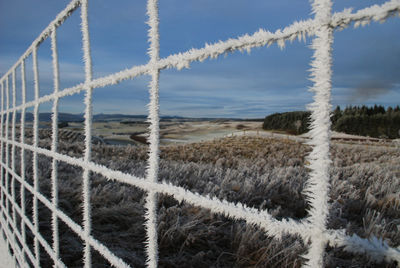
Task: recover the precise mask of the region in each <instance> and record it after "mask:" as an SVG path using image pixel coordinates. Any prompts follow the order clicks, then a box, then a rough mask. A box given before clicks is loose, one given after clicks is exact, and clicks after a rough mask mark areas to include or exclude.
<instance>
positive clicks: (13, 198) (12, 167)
mask: <svg viewBox="0 0 400 268" xmlns="http://www.w3.org/2000/svg"><path fill="white" fill-rule="evenodd" d="M11 79H12V80H11V81H12V107H13V108H15V107H16V106H17V101H16V99H17V98H16V81H15V80H16V78H15V69H14V70H13V71H12V73H11ZM16 116H17V113H16V111H15V109H14V110H13V113H12V121H11V140H12V142H13V144H12V145H11V170H12V171H13V172H15V144H14V141H15V121H16ZM10 180H11V197H12V200H11V206H12V221H13V226H14V236H13V241H14V245H15V247H17V245H16V241H17V239H16V232H18V229H16V228H15V226H17V215H16V212H15V205H16V202H17V200H16V196H15V178H14V176H10Z"/></svg>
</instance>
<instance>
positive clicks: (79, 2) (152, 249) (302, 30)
mask: <svg viewBox="0 0 400 268" xmlns="http://www.w3.org/2000/svg"><path fill="white" fill-rule="evenodd" d="M331 5H332V3H331V0H314V1H313V2H312V7H313V13H314V15H315V17H314V18H311V19H307V20H304V21H296V22H294V23H292V24H291V25H289V26H287V27H285V28H283V29H279V30H276V31H275V32H269V31H267V30H264V29H260V30H258V31H257V32H255V33H253V34H251V35H249V34H245V35H243V36H239V37H237V38H231V39H228V40H226V41H220V42H217V43H214V44H206V45H205V46H204V47H203V48H199V49H191V50H188V51H186V52H182V53H177V54H172V55H169V56H167V57H166V58H162V59H160V58H159V49H160V45H159V33H158V27H159V20H158V1H157V0H148V1H147V15H148V22H147V23H148V25H149V33H148V37H149V56H150V60H149V62H148V63H147V64H144V65H137V66H133V67H131V68H128V69H125V70H121V71H119V72H116V73H113V74H110V75H107V76H103V77H100V78H97V79H93V78H92V71H91V69H92V63H91V55H90V49H91V48H90V38H89V23H88V12H87V10H88V0H73V1H71V2H70V3H69V4H68V6H67V7H66V8H65V9H64V10H63V11H62V12H60V13H59V14H58V15H57V16H56V18H55V19H54V20H53V21H52V22H51V23H50V24H49V25H48V26H47V27H46V29H45V30H43V32H42V33H41V34H40V35H39V36H38V37H37V38H36V39H35V40H34V42H33V43H32V44H31V46H30V47H29V48H28V49H27V50H26V52H25V53H24V54H23V55H22V56H21V57H20V58H19V60H18V61H17V62H16V63H15V64H14V65H13V66H12V67H11V69H10V70H9V71H8V72H7V73H5V74H4V76H3V77H2V78H0V85H1V113H0V118H1V127H0V144H1V155H0V168H1V183H0V188H1V189H0V193H1V204H0V208H1V213H0V224H1V230H2V232H3V234H4V236H5V238H6V240H7V243H8V244H10V247H11V249H12V251H13V258H14V260H15V261H16V262H17V263H18V264H19V265H20V266H21V267H26V266H28V261H29V263H31V264H32V265H34V266H35V267H40V247H42V248H43V249H44V250H45V251H46V253H47V254H48V255H49V256H50V258H51V259H52V260H53V263H54V265H53V266H54V267H65V264H64V263H63V261H62V260H61V259H60V252H59V251H60V249H59V248H60V241H59V230H58V228H59V227H58V221H59V220H61V221H62V222H64V223H65V224H66V225H67V226H68V227H69V228H70V229H71V230H72V231H73V232H74V233H76V234H77V235H78V236H79V237H80V238H81V239H82V241H84V265H85V267H91V258H92V257H91V249H94V250H96V251H97V252H99V253H100V254H101V255H102V256H103V257H104V258H105V259H106V260H107V261H108V262H109V263H110V264H111V265H112V266H114V267H130V266H129V265H128V264H127V263H125V262H124V261H123V260H122V259H121V258H119V257H117V256H116V255H115V254H114V253H113V252H112V251H111V250H110V249H109V248H107V247H106V246H105V245H104V244H102V243H101V242H100V241H98V240H96V239H95V238H94V237H93V235H92V233H91V215H90V214H91V213H90V206H91V205H90V195H89V193H90V187H89V185H90V175H91V174H92V173H98V174H101V175H102V176H104V177H105V178H107V179H109V180H113V181H116V182H119V183H125V184H128V185H132V186H135V187H138V188H139V189H142V190H144V191H145V192H146V193H147V197H146V205H145V206H146V215H145V217H146V221H145V225H146V226H145V227H146V228H145V229H146V233H147V243H146V254H147V262H146V263H147V266H148V267H156V266H157V265H158V245H157V239H158V238H157V211H156V204H157V195H158V194H168V195H171V196H173V197H174V198H175V199H176V200H178V201H186V202H188V203H189V204H192V205H195V206H200V207H203V208H206V209H209V210H210V211H211V212H212V213H218V214H222V215H225V216H228V217H230V218H232V219H237V220H245V221H246V222H247V223H249V224H255V225H257V226H259V227H260V228H262V229H263V230H264V231H265V233H266V234H268V235H270V236H272V237H274V238H278V239H279V238H281V237H282V236H283V235H285V234H291V235H295V236H298V237H299V238H301V239H302V240H303V241H306V242H308V241H310V242H311V244H310V247H309V250H308V252H307V253H306V255H305V256H304V257H305V259H306V262H305V264H304V267H322V266H323V255H324V250H325V246H326V245H327V244H329V245H331V246H335V247H343V249H344V250H345V251H348V252H351V253H357V254H367V255H369V256H370V257H371V258H372V259H374V260H376V261H381V260H383V259H384V260H387V261H398V262H399V263H400V250H399V249H398V248H392V247H390V246H389V245H388V244H387V243H386V242H384V241H382V240H379V239H378V238H376V237H374V236H372V237H370V238H369V239H363V238H361V237H359V236H357V235H355V234H353V235H351V236H349V235H347V234H346V233H345V230H332V229H327V227H326V221H327V215H328V205H327V204H328V201H329V200H328V191H329V175H328V168H329V166H330V157H329V147H330V121H329V112H330V109H331V104H330V99H331V96H330V90H331V62H332V59H331V50H332V48H331V47H332V42H333V31H335V30H341V29H344V28H346V27H349V26H351V25H352V24H354V26H355V27H358V26H360V25H362V26H364V25H366V24H369V23H371V22H373V21H377V22H383V21H385V20H386V19H388V18H389V17H391V16H395V15H400V0H391V1H388V2H385V3H383V4H381V5H373V6H370V7H367V8H364V9H361V10H358V11H356V12H353V11H352V10H351V9H345V10H344V11H342V12H337V13H332V12H331ZM79 7H80V9H81V30H82V41H83V42H82V43H83V48H82V49H83V54H84V63H85V82H84V83H81V84H77V85H75V86H73V87H70V88H65V89H60V88H59V69H58V55H57V35H56V32H57V28H58V26H60V25H61V24H62V23H63V22H64V21H65V20H67V19H68V17H69V16H70V15H71V14H72V13H73V12H75V11H76V10H77V9H78V8H79ZM47 38H50V39H51V50H52V65H53V82H54V91H53V93H50V94H48V95H45V96H42V97H40V96H39V90H40V84H39V71H40V70H39V68H38V65H37V49H38V47H39V46H40V44H41V43H42V42H43V41H44V40H46V39H47ZM306 38H313V43H312V46H311V48H312V49H313V50H314V56H313V61H312V63H311V66H312V69H311V77H310V80H311V81H312V82H313V83H314V86H313V87H312V88H311V91H313V92H314V102H313V103H312V104H310V106H309V107H308V108H309V109H310V110H311V112H312V129H311V140H310V141H309V142H308V143H309V144H310V145H311V146H312V148H313V151H312V152H311V153H310V155H309V156H308V159H309V162H310V169H311V172H310V179H309V181H308V182H307V184H306V190H305V192H306V194H307V198H308V200H307V201H308V202H309V204H310V210H309V215H308V217H307V218H305V219H303V220H300V221H298V220H294V219H290V218H283V219H280V220H278V219H276V218H274V217H273V216H272V215H271V214H270V213H269V212H268V211H267V210H258V209H255V208H251V207H247V206H246V205H244V204H241V203H231V202H228V201H225V200H219V199H217V198H215V197H213V198H211V197H209V196H203V195H200V194H197V193H194V192H191V191H188V190H186V189H184V188H182V187H178V186H175V185H172V184H170V183H168V182H164V181H159V178H158V165H159V163H158V161H159V121H160V118H159V112H158V110H159V100H158V98H159V75H160V72H161V71H162V70H164V69H170V68H174V69H177V70H181V69H183V68H189V67H190V64H191V63H193V62H197V61H199V62H202V61H204V60H206V59H214V58H217V57H219V56H220V55H223V54H227V53H232V52H234V51H248V52H250V50H251V49H252V48H256V47H263V46H270V45H272V44H277V45H278V46H279V47H280V48H282V49H283V48H284V47H285V43H286V42H287V41H293V40H295V39H298V40H300V41H301V40H305V39H306ZM29 56H32V58H33V66H32V69H33V73H34V90H35V92H34V96H35V98H34V100H33V101H29V102H27V101H26V81H25V80H26V77H25V72H26V66H25V59H26V58H27V57H29ZM17 68H20V69H21V81H22V83H21V87H22V103H21V104H20V105H17V104H16V94H17V93H16V90H17V89H16V69H17ZM142 75H150V76H151V82H150V84H149V92H150V103H149V115H148V121H149V122H150V139H149V140H150V147H149V148H150V149H149V150H150V152H149V153H150V155H149V156H150V157H149V160H148V166H147V173H146V176H145V177H143V178H141V177H137V176H134V175H132V174H128V173H123V172H121V171H118V170H112V169H110V168H107V167H106V166H103V165H99V164H96V163H94V162H92V161H91V137H92V136H91V126H92V107H91V106H92V92H93V90H95V89H96V88H99V87H105V86H108V85H114V84H118V83H120V82H122V81H124V80H127V79H134V78H136V77H139V76H142ZM10 80H11V81H10ZM10 91H11V96H10ZM82 91H84V92H85V103H84V104H85V149H84V156H83V158H76V157H71V156H68V155H64V154H60V153H57V138H58V137H57V132H58V128H57V123H58V121H57V117H58V116H57V115H58V102H59V99H61V98H63V97H66V96H69V95H74V94H77V93H80V92H82ZM10 99H11V100H10ZM48 101H52V102H53V107H52V143H51V148H50V150H48V149H44V148H40V147H39V146H38V137H39V133H38V129H39V106H40V104H42V103H44V102H48ZM27 108H34V121H33V144H32V145H29V144H27V143H26V141H25V139H24V136H25V114H26V109H27ZM18 112H21V119H20V122H19V124H20V134H21V135H20V140H19V141H18V140H17V139H16V124H17V122H16V118H17V113H18ZM10 129H11V131H10ZM17 148H18V149H19V150H20V156H21V167H20V174H21V175H18V173H17V170H16V159H15V158H16V155H17V153H16V150H17ZM10 149H11V150H10ZM27 151H29V152H32V153H33V158H32V165H33V185H30V184H29V183H28V182H27V181H26V178H25V169H26V165H25V154H26V152H27ZM39 155H43V156H47V157H49V158H51V160H52V164H51V169H52V173H51V181H52V185H51V187H52V189H51V200H49V199H48V198H47V197H45V196H44V195H43V194H41V193H40V192H39V184H38V180H39V178H38V157H39ZM59 162H64V163H67V164H70V165H73V166H77V167H80V168H82V169H83V170H84V172H83V176H82V180H83V185H84V187H83V188H84V191H83V204H82V205H83V215H84V220H83V227H81V226H80V225H79V224H77V223H76V222H74V221H73V220H72V219H71V218H70V217H69V216H68V215H66V214H65V213H64V212H62V211H61V210H60V209H59V207H58V194H57V193H58V183H57V180H58V173H57V166H58V163H59ZM16 182H18V183H19V184H20V204H18V202H17V196H16V192H15V185H16V184H15V183H16ZM26 192H28V193H30V194H32V196H33V204H32V207H31V208H27V207H25V193H26ZM39 201H40V202H41V203H42V204H43V205H44V206H45V207H47V208H48V209H49V210H50V211H51V222H52V225H51V226H52V227H51V228H52V239H53V240H52V244H51V245H50V244H49V243H48V242H47V241H46V240H45V239H44V237H43V236H42V234H41V233H40V231H39V221H38V216H39V215H38V214H39V211H38V202H39ZM27 209H31V210H32V214H33V216H32V221H31V220H30V219H29V218H28V217H27ZM17 216H18V217H17ZM17 218H19V219H20V223H18V221H17ZM26 229H29V230H30V232H31V233H32V234H33V238H34V242H33V244H34V246H33V252H32V250H31V249H30V248H29V247H28V245H27V238H26Z"/></svg>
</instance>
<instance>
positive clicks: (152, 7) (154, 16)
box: [145, 0, 160, 268]
mask: <svg viewBox="0 0 400 268" xmlns="http://www.w3.org/2000/svg"><path fill="white" fill-rule="evenodd" d="M147 15H148V17H149V19H148V22H147V24H148V25H149V26H150V28H149V32H148V37H149V43H150V48H149V51H148V54H149V56H150V64H151V71H150V74H151V82H150V85H149V91H150V103H149V115H148V122H149V123H150V126H149V128H150V136H149V139H150V150H149V159H148V167H147V175H146V179H147V180H148V181H150V182H157V180H158V169H159V128H160V127H159V122H160V118H159V93H158V91H159V77H160V70H159V69H158V67H157V62H158V60H159V54H160V46H159V32H158V24H159V20H158V1H157V0H148V1H147ZM145 209H146V223H145V227H146V231H147V245H146V253H147V260H146V261H147V266H148V267H152V268H153V267H157V262H158V241H157V240H158V235H157V193H156V192H155V191H149V192H148V193H147V197H146V204H145Z"/></svg>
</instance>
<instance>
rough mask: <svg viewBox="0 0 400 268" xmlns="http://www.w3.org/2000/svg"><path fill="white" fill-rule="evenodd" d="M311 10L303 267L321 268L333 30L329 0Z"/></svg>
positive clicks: (316, 2)
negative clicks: (307, 235)
mask: <svg viewBox="0 0 400 268" xmlns="http://www.w3.org/2000/svg"><path fill="white" fill-rule="evenodd" d="M312 9H313V12H314V13H315V20H316V21H317V24H318V26H319V28H318V29H317V31H316V34H315V37H314V39H313V42H312V45H311V48H312V49H313V50H314V54H313V61H312V62H311V76H310V80H311V81H312V82H313V83H314V85H313V86H312V87H311V89H310V90H311V91H312V92H313V93H314V96H313V99H314V102H313V103H311V104H310V105H309V106H308V108H309V109H310V110H311V130H310V137H311V141H310V142H309V144H310V145H311V146H312V151H311V152H310V154H309V155H308V159H309V162H310V169H311V172H310V177H309V179H308V181H307V183H306V187H305V190H304V192H305V193H306V196H307V201H308V203H309V205H310V209H309V217H308V220H309V221H310V223H311V225H312V226H313V236H312V238H311V245H310V248H309V250H308V252H307V253H306V255H305V258H306V259H307V261H306V263H305V264H304V267H310V268H311V267H323V260H324V258H323V255H324V252H325V246H326V243H327V242H328V241H327V239H326V237H325V236H324V233H325V232H326V224H327V217H328V213H329V206H328V201H329V177H330V176H329V166H330V163H331V160H330V154H329V149H330V136H331V121H330V111H331V109H332V105H331V103H330V101H331V76H332V70H331V65H332V55H331V50H332V42H333V35H332V29H331V27H329V22H330V20H331V16H332V13H331V9H332V2H331V0H314V2H312Z"/></svg>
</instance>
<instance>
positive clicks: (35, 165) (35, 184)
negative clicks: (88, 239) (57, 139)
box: [32, 46, 40, 267]
mask: <svg viewBox="0 0 400 268" xmlns="http://www.w3.org/2000/svg"><path fill="white" fill-rule="evenodd" d="M37 49H38V47H37V46H35V47H34V48H33V53H32V58H33V76H34V77H33V80H34V84H35V101H37V100H38V98H39V69H38V62H37ZM38 139H39V103H38V102H36V103H35V108H34V111H33V147H34V148H37V147H38ZM32 153H33V158H32V169H33V189H34V191H35V192H34V193H32V195H33V205H32V210H33V211H32V217H33V225H34V228H35V232H36V234H38V233H39V212H38V199H37V196H36V194H35V193H38V192H39V182H38V179H39V178H38V153H37V151H33V152H32ZM36 234H34V244H33V246H34V250H35V258H36V259H35V260H36V262H35V264H34V265H35V267H40V248H39V240H38V237H37V235H36Z"/></svg>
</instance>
